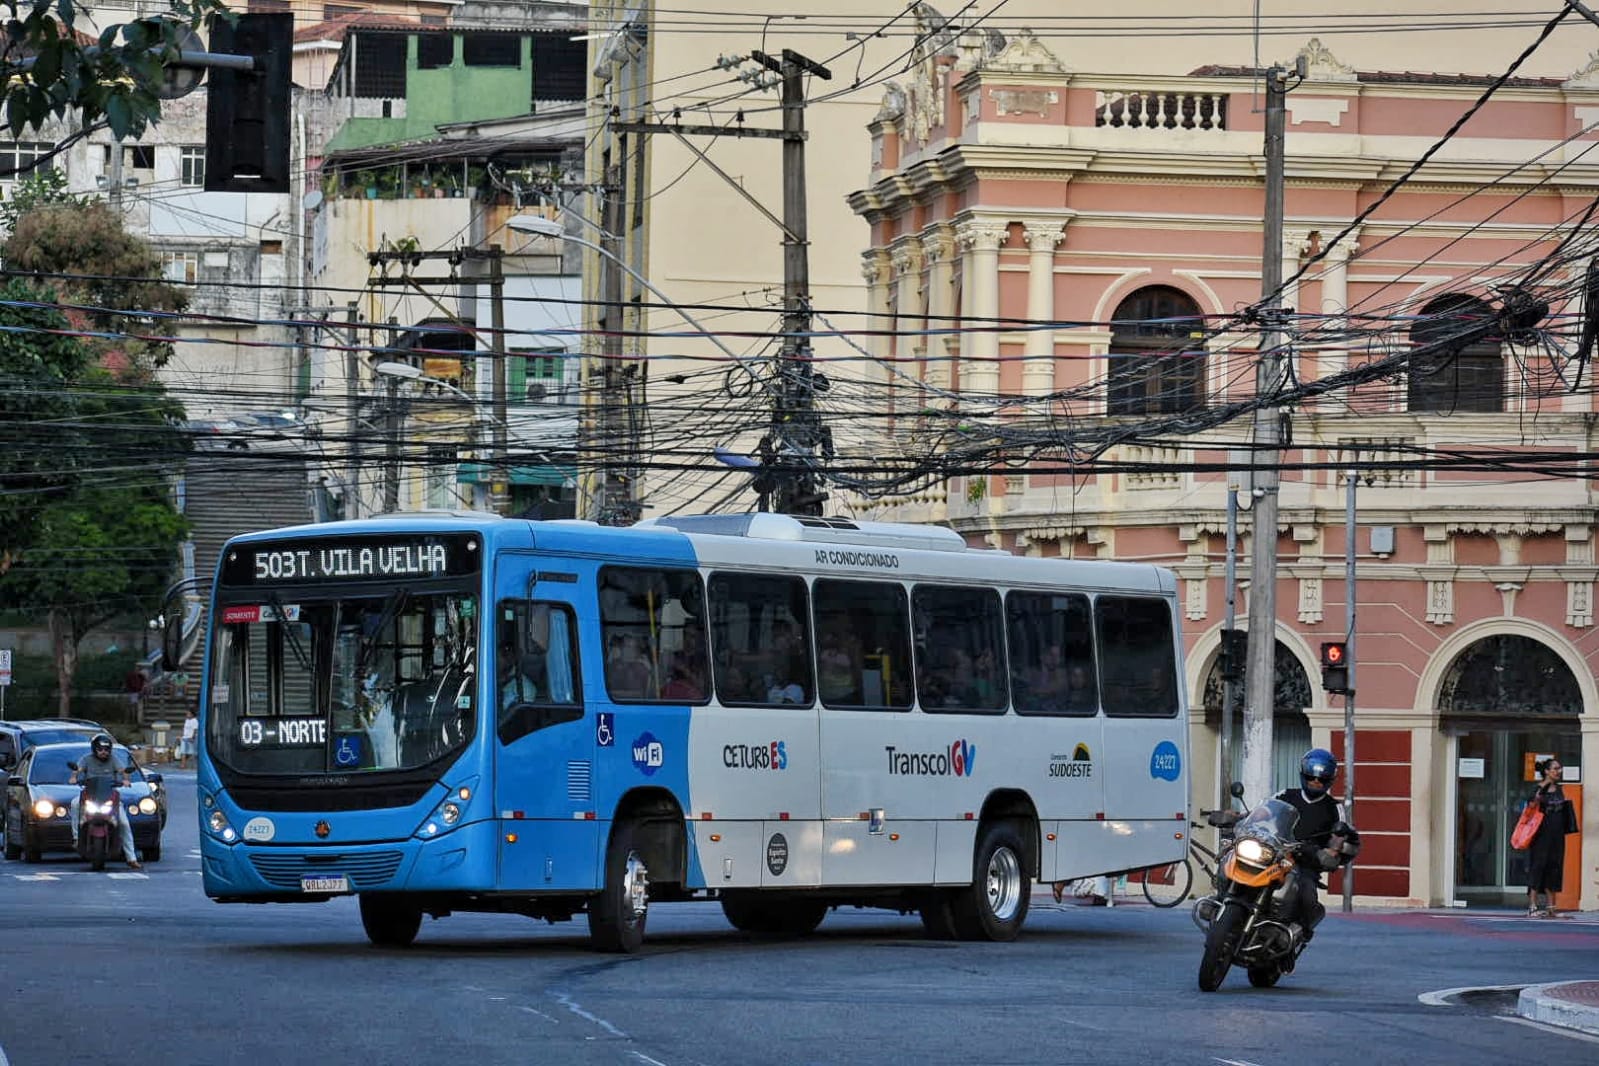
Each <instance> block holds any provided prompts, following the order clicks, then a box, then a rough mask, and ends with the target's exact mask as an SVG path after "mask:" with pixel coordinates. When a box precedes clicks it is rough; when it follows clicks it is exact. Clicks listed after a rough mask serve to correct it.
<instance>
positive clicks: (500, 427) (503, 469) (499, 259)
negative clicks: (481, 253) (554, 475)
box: [473, 244, 511, 514]
mask: <svg viewBox="0 0 1599 1066" xmlns="http://www.w3.org/2000/svg"><path fill="white" fill-rule="evenodd" d="M504 258H505V256H504V252H503V250H502V249H501V248H500V246H499V245H498V244H491V245H489V319H490V322H491V323H492V325H493V329H494V338H493V349H494V370H493V375H494V377H493V388H494V396H493V404H492V411H493V414H494V435H493V440H494V473H493V475H492V477H493V478H494V481H493V482H492V484H493V486H494V487H493V489H492V490H491V491H490V492H489V510H491V511H493V512H494V513H495V514H504V513H505V512H506V510H507V509H508V508H509V506H510V492H511V488H510V484H511V469H510V467H509V466H508V465H506V455H505V453H506V425H505V421H506V418H507V417H508V412H507V410H506V397H505V359H506V355H505V263H504ZM476 417H477V416H476V415H473V419H474V421H475V420H476ZM476 432H477V430H476V429H475V428H474V429H473V433H474V435H475V434H476Z"/></svg>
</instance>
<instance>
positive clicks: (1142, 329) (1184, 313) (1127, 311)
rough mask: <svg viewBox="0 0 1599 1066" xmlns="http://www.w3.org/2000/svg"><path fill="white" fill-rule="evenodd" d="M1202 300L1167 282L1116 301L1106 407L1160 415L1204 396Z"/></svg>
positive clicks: (1117, 411)
mask: <svg viewBox="0 0 1599 1066" xmlns="http://www.w3.org/2000/svg"><path fill="white" fill-rule="evenodd" d="M1199 316H1200V311H1199V305H1198V304H1196V303H1194V301H1193V300H1191V299H1189V298H1188V296H1187V295H1186V294H1185V293H1182V292H1180V291H1178V290H1177V289H1173V288H1171V287H1169V286H1166V285H1151V286H1149V287H1148V288H1143V289H1139V290H1138V291H1137V292H1135V293H1133V294H1132V295H1131V296H1129V297H1127V299H1125V300H1123V301H1122V302H1121V303H1120V304H1119V305H1117V307H1116V313H1115V314H1114V315H1113V316H1112V323H1111V335H1110V366H1109V379H1108V381H1107V382H1106V401H1105V412H1106V413H1107V414H1112V415H1156V414H1175V413H1178V412H1181V411H1191V410H1194V409H1195V408H1197V407H1200V406H1202V405H1203V404H1204V402H1205V347H1204V343H1203V342H1202V341H1196V340H1194V339H1193V335H1194V334H1196V333H1199V332H1200V331H1201V328H1202V325H1203V324H1202V323H1201V322H1200V318H1199Z"/></svg>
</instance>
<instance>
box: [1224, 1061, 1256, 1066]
mask: <svg viewBox="0 0 1599 1066" xmlns="http://www.w3.org/2000/svg"><path fill="white" fill-rule="evenodd" d="M1216 1061H1217V1062H1219V1063H1221V1064H1222V1066H1259V1064H1258V1063H1254V1062H1249V1061H1247V1060H1245V1059H1217V1060H1216Z"/></svg>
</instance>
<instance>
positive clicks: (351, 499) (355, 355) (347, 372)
mask: <svg viewBox="0 0 1599 1066" xmlns="http://www.w3.org/2000/svg"><path fill="white" fill-rule="evenodd" d="M358 306H359V305H358V304H357V303H356V301H354V300H351V301H350V302H349V304H348V305H347V307H346V309H345V316H344V321H345V323H346V325H347V330H346V335H345V349H344V402H345V403H346V404H347V405H348V406H349V409H350V419H349V434H350V438H349V445H348V446H349V449H350V452H349V455H350V458H349V465H348V467H347V468H346V473H345V478H344V480H345V486H346V487H345V490H344V491H345V502H344V517H345V518H360V517H361V352H360V347H359V344H360V338H359V336H358V331H357V329H356V328H355V324H356V321H357V320H358V319H359V317H360V313H359V311H358V310H357V307H358Z"/></svg>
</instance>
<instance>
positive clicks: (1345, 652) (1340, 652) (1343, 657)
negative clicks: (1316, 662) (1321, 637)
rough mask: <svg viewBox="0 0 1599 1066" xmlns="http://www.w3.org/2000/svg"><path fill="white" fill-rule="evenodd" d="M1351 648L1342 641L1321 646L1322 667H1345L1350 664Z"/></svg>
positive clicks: (1329, 642)
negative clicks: (1347, 663)
mask: <svg viewBox="0 0 1599 1066" xmlns="http://www.w3.org/2000/svg"><path fill="white" fill-rule="evenodd" d="M1348 656H1349V648H1348V646H1347V645H1345V644H1344V642H1343V641H1341V640H1334V641H1328V642H1326V643H1324V644H1323V645H1322V646H1321V665H1323V666H1343V665H1344V664H1345V663H1346V662H1348Z"/></svg>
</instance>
